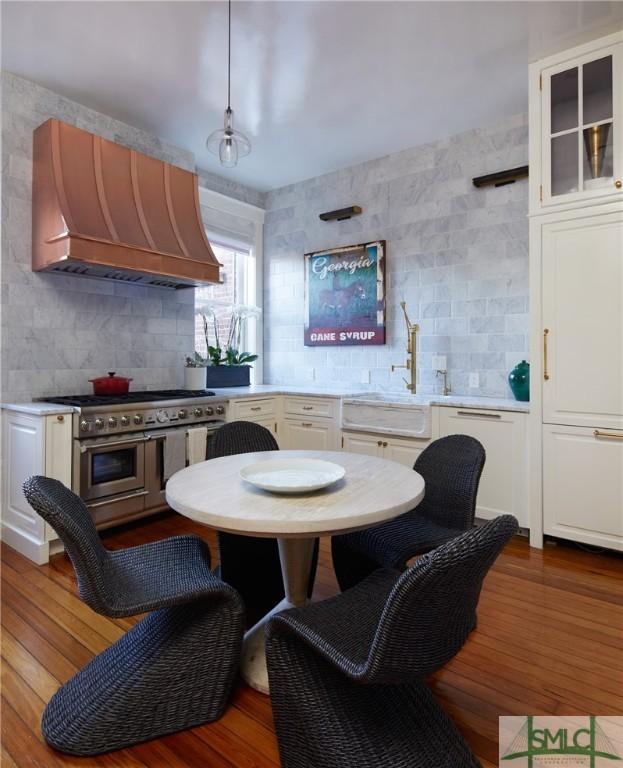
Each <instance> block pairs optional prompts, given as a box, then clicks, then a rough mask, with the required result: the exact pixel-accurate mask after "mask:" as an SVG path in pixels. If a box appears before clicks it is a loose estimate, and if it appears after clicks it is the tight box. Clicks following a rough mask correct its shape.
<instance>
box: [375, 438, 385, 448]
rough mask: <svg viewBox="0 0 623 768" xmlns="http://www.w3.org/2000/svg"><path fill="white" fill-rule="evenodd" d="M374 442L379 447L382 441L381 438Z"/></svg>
mask: <svg viewBox="0 0 623 768" xmlns="http://www.w3.org/2000/svg"><path fill="white" fill-rule="evenodd" d="M376 444H377V445H378V446H379V448H380V447H381V446H382V445H383V441H382V440H377V441H376Z"/></svg>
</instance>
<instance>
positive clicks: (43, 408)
mask: <svg viewBox="0 0 623 768" xmlns="http://www.w3.org/2000/svg"><path fill="white" fill-rule="evenodd" d="M0 408H2V409H3V410H5V411H18V412H19V413H30V414H31V415H32V416H56V415H57V414H62V413H79V410H80V409H79V408H74V407H73V406H72V405H59V404H58V403H45V402H42V403H1V404H0Z"/></svg>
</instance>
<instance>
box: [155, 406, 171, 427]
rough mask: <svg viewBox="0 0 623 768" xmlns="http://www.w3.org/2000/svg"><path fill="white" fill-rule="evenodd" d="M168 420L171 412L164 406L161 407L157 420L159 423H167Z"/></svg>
mask: <svg viewBox="0 0 623 768" xmlns="http://www.w3.org/2000/svg"><path fill="white" fill-rule="evenodd" d="M168 420H169V414H168V413H167V412H166V411H165V410H164V408H161V409H160V410H159V411H158V413H157V414H156V421H157V422H158V424H166V423H167V421H168Z"/></svg>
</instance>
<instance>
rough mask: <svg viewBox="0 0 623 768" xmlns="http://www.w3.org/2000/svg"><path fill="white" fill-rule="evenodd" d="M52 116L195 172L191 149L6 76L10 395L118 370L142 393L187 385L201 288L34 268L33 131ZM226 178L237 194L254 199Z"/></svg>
mask: <svg viewBox="0 0 623 768" xmlns="http://www.w3.org/2000/svg"><path fill="white" fill-rule="evenodd" d="M50 117H54V118H58V119H60V120H63V121H65V122H67V123H71V124H73V125H77V126H78V127H79V128H82V129H84V130H87V131H91V132H92V133H96V134H98V135H100V136H104V137H105V138H107V139H110V140H112V141H116V142H119V143H121V144H124V145H126V146H129V147H132V148H133V149H136V150H138V151H140V152H144V153H145V154H148V155H152V156H153V157H157V158H159V159H161V160H164V161H166V162H169V163H173V164H175V165H178V166H180V167H182V168H185V169H187V170H195V163H194V156H193V153H192V152H189V151H188V150H185V149H182V148H180V147H175V146H172V145H170V144H167V143H165V142H163V141H161V140H160V139H158V138H157V137H155V136H151V135H149V134H147V133H145V132H144V131H140V130H138V129H137V128H134V127H132V126H130V125H126V124H124V123H121V122H119V121H118V120H114V119H113V118H111V117H108V116H106V115H103V114H100V113H98V112H95V111H93V110H91V109H88V108H86V107H84V106H82V105H81V104H77V103H76V102H73V101H69V100H68V99H65V98H63V97H61V96H58V95H57V94H55V93H53V92H52V91H49V90H47V89H45V88H42V87H41V86H39V85H37V84H35V83H33V82H30V81H28V80H24V79H23V78H20V77H17V76H15V75H12V74H10V73H7V72H4V73H2V275H1V280H2V295H1V306H0V310H1V326H2V351H1V358H0V362H1V367H2V379H1V390H2V392H1V397H2V400H3V401H5V402H17V401H24V400H30V399H31V398H33V397H43V396H46V395H59V394H63V395H69V394H82V393H87V392H90V391H91V384H89V382H88V379H90V378H93V377H94V376H100V375H102V374H103V373H105V372H106V371H109V370H110V371H113V370H116V371H118V372H119V373H120V374H122V375H124V376H130V377H132V378H133V379H134V381H133V383H132V387H133V389H135V390H138V389H160V388H171V387H180V386H182V383H183V367H182V366H183V360H184V356H185V355H187V354H190V353H191V352H192V350H193V349H194V290H193V289H188V290H179V291H173V290H167V289H163V288H154V287H151V286H149V287H148V286H139V285H126V284H120V283H119V284H118V283H114V282H109V281H105V280H94V279H87V278H79V277H74V276H69V275H52V274H43V273H34V272H32V270H31V199H32V133H33V131H34V129H35V128H36V127H37V126H38V125H40V124H41V123H43V122H44V121H45V120H47V119H48V118H50ZM202 176H203V179H204V183H206V184H208V183H213V184H214V185H217V182H219V177H218V176H215V175H214V174H202ZM221 181H222V184H224V185H225V186H226V187H227V189H228V191H229V192H230V193H231V194H234V196H238V197H241V198H243V199H244V198H246V197H253V194H254V190H248V189H246V188H244V187H242V186H241V185H235V184H231V183H229V182H227V181H226V180H221Z"/></svg>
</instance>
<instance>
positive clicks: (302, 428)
mask: <svg viewBox="0 0 623 768" xmlns="http://www.w3.org/2000/svg"><path fill="white" fill-rule="evenodd" d="M282 424H283V427H282V434H281V443H280V445H281V448H285V449H286V450H296V451H335V450H337V445H336V439H335V427H334V425H333V422H332V421H330V420H329V419H326V420H324V421H323V420H322V419H310V420H307V419H292V418H285V419H284V420H283V422H282Z"/></svg>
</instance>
